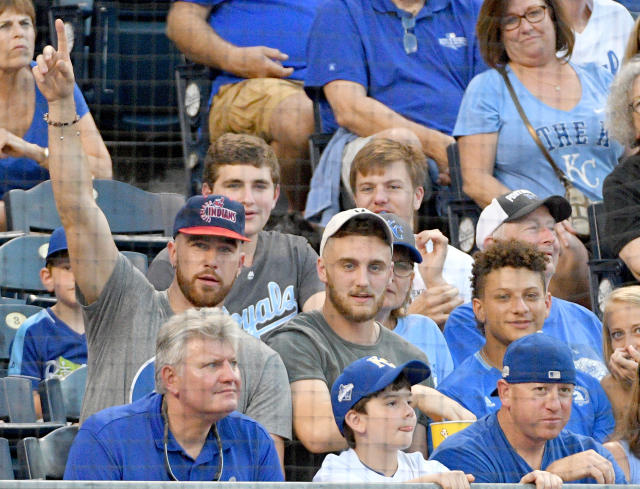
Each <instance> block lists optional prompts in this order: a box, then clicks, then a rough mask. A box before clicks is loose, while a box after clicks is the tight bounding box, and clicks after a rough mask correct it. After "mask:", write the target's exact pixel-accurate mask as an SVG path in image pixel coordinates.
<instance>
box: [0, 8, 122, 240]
mask: <svg viewBox="0 0 640 489" xmlns="http://www.w3.org/2000/svg"><path fill="white" fill-rule="evenodd" d="M34 25H35V10H34V7H33V4H32V3H31V0H0V199H1V198H2V195H3V194H4V193H5V192H7V191H9V190H11V189H12V188H22V189H28V188H31V187H33V186H34V185H35V184H37V183H38V182H41V181H43V180H46V179H48V178H49V172H48V156H49V151H48V134H47V127H48V126H47V125H48V124H52V123H56V122H61V121H49V122H46V121H45V119H44V116H45V115H46V113H47V110H48V105H47V101H46V100H45V98H44V96H43V95H42V93H40V90H38V88H37V87H36V84H35V82H34V79H33V75H32V74H31V66H33V63H32V59H33V53H34V43H35V35H36V33H35V28H34ZM74 98H75V101H76V109H77V116H78V121H77V122H75V121H74V122H73V124H77V130H78V131H80V138H81V140H82V146H83V149H84V151H85V154H86V156H87V158H88V160H89V164H90V165H91V170H92V173H93V176H94V177H96V178H111V173H112V172H111V157H110V156H109V153H108V151H107V148H106V146H105V145H104V142H103V141H102V138H101V137H100V133H99V132H98V129H97V128H96V125H95V123H94V121H93V118H92V117H91V114H90V113H89V108H88V107H87V104H86V102H85V101H84V98H83V97H82V93H80V89H79V88H78V87H77V86H76V87H75V90H74ZM62 122H65V121H62ZM5 227H6V223H5V212H4V205H3V203H2V201H1V200H0V231H1V230H3V229H5Z"/></svg>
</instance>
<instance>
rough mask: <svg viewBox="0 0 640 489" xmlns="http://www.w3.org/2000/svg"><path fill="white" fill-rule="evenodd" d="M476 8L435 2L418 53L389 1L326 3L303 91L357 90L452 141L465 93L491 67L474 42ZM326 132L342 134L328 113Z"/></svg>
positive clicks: (463, 0)
mask: <svg viewBox="0 0 640 489" xmlns="http://www.w3.org/2000/svg"><path fill="white" fill-rule="evenodd" d="M478 7H479V4H478V2H474V1H470V0H455V1H453V0H430V1H428V2H426V5H425V6H424V7H423V8H422V9H421V10H420V12H418V15H417V16H416V18H415V28H413V29H410V30H409V31H410V32H413V33H415V35H416V38H417V40H418V49H417V51H416V52H414V53H411V54H407V53H406V52H405V49H404V45H403V38H404V35H405V34H404V33H405V30H404V28H403V26H402V17H410V14H409V13H408V12H405V11H403V10H401V9H399V8H398V7H396V6H395V5H394V4H393V2H392V1H391V0H327V1H325V2H323V3H322V4H320V5H319V7H318V14H317V16H316V18H315V20H314V23H313V26H312V27H311V34H310V35H309V44H308V48H307V58H308V68H307V73H306V78H305V86H309V87H322V86H324V85H326V84H327V83H329V82H331V81H334V80H347V81H352V82H356V83H359V84H360V85H362V86H364V87H365V88H366V89H367V95H368V96H369V97H372V98H374V99H376V100H377V101H379V102H381V103H383V104H384V105H386V106H387V107H389V108H390V109H392V110H394V111H395V112H397V113H399V114H401V115H402V116H404V117H407V118H408V119H411V120H413V121H415V122H417V123H419V124H422V125H425V126H427V127H429V128H432V129H436V130H438V131H442V132H445V133H447V134H451V131H452V129H453V125H454V123H455V119H456V116H457V114H458V107H459V105H460V101H461V100H462V95H463V93H464V90H465V88H466V87H467V85H468V84H469V82H470V81H471V80H472V78H473V77H474V76H475V75H476V74H478V73H480V72H481V71H483V70H485V69H486V68H487V67H486V65H485V64H484V62H483V61H482V59H481V57H480V54H479V51H478V46H477V39H476V36H475V25H476V19H477V16H478ZM322 122H323V129H324V130H325V131H327V132H331V131H333V130H335V129H336V124H335V121H334V120H333V117H332V115H331V114H330V111H329V110H328V106H325V107H323V110H322Z"/></svg>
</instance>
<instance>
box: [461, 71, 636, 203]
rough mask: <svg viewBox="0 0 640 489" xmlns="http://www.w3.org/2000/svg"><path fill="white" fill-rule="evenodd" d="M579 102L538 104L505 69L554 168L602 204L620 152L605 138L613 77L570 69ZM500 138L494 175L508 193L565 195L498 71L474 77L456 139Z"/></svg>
mask: <svg viewBox="0 0 640 489" xmlns="http://www.w3.org/2000/svg"><path fill="white" fill-rule="evenodd" d="M571 66H572V67H573V69H574V70H575V72H576V73H577V75H578V78H579V79H580V84H581V86H582V97H581V99H580V101H579V102H578V104H577V105H576V106H575V107H574V108H573V109H571V110H568V111H564V110H559V109H555V108H553V107H550V106H548V105H546V104H544V103H542V102H540V100H538V99H537V98H536V97H535V96H533V95H532V94H531V92H529V90H528V89H527V88H526V87H525V86H524V85H523V84H522V83H521V82H520V80H519V79H518V77H517V76H515V75H514V74H513V71H512V70H511V68H509V67H508V66H507V73H508V75H509V80H510V81H511V84H512V85H513V88H514V90H515V92H516V94H517V96H518V100H519V101H520V104H521V105H522V108H523V109H524V112H525V114H526V115H527V117H528V119H529V121H530V122H531V125H532V126H533V128H534V129H535V130H536V132H537V134H538V137H539V138H540V140H541V141H542V143H543V144H544V145H545V147H546V148H547V150H548V151H549V153H550V154H551V157H552V158H553V159H554V161H555V163H556V164H557V165H558V167H559V168H560V169H561V170H562V171H563V172H564V174H565V175H566V176H567V177H568V178H569V179H570V180H571V182H572V183H573V185H574V186H575V187H577V188H578V189H580V190H581V191H582V192H583V193H584V194H585V195H586V196H587V197H589V198H590V199H592V200H602V184H603V182H604V178H605V177H606V176H607V175H608V174H609V173H610V172H611V170H613V168H614V167H615V166H616V165H617V164H618V158H619V157H620V156H621V155H622V153H623V151H624V148H623V147H622V146H621V145H620V144H618V143H617V142H616V141H614V140H612V139H609V134H608V132H607V130H606V129H605V127H604V111H605V105H606V101H607V94H608V93H609V85H610V84H611V80H612V79H613V76H612V75H611V73H609V72H608V71H606V70H605V69H603V68H601V67H599V66H596V65H595V64H585V65H573V64H572V65H571ZM494 132H497V133H498V145H497V148H496V158H495V166H494V169H493V175H494V176H495V177H496V178H497V179H498V180H499V181H500V182H502V183H503V184H504V185H505V186H506V187H507V188H510V189H512V190H516V189H520V188H523V189H527V190H530V191H531V192H533V193H535V194H536V195H538V196H540V197H548V196H550V195H564V193H565V189H564V187H563V185H562V183H561V182H560V180H559V179H558V177H556V175H555V173H554V171H553V169H552V167H551V165H550V164H549V162H548V161H547V160H546V158H545V157H544V155H543V154H542V152H541V151H540V148H538V146H537V145H536V143H535V142H534V140H533V139H532V138H531V135H530V134H529V131H528V130H527V128H526V126H525V125H524V122H522V119H521V117H520V115H519V114H518V111H517V110H516V107H515V105H514V103H513V100H512V99H511V96H510V95H509V91H508V89H507V87H506V85H505V84H504V80H503V79H502V76H501V75H500V73H498V71H496V70H488V71H485V72H484V73H481V74H480V75H478V76H477V77H475V78H474V79H473V80H472V81H471V83H470V84H469V87H468V88H467V90H466V92H465V94H464V98H463V99H462V104H461V105H460V112H459V114H458V119H457V121H456V125H455V128H454V130H453V135H454V136H468V135H472V134H480V133H494Z"/></svg>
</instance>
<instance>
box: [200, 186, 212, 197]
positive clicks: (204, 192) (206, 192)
mask: <svg viewBox="0 0 640 489" xmlns="http://www.w3.org/2000/svg"><path fill="white" fill-rule="evenodd" d="M212 193H213V189H212V188H211V187H210V186H209V184H208V183H207V182H203V183H202V196H203V197H208V196H209V195H211V194H212Z"/></svg>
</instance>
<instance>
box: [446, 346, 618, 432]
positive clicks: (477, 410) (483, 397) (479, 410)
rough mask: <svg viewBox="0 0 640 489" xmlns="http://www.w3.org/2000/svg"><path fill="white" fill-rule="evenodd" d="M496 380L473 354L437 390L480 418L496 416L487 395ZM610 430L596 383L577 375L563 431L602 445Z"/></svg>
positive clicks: (495, 401)
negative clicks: (568, 416)
mask: <svg viewBox="0 0 640 489" xmlns="http://www.w3.org/2000/svg"><path fill="white" fill-rule="evenodd" d="M500 378H502V375H501V372H500V370H498V369H497V368H494V367H492V366H490V365H489V364H487V362H485V361H484V360H483V359H482V357H481V356H480V352H476V353H475V354H474V355H471V356H470V357H468V358H467V359H466V360H465V361H464V362H462V363H461V364H460V365H459V366H458V367H457V368H456V369H455V370H454V371H453V373H452V374H451V375H450V376H449V377H447V378H446V379H445V380H444V381H443V382H441V383H440V385H439V386H438V390H439V391H440V392H442V393H443V394H444V395H445V396H448V397H450V398H452V399H454V400H455V401H458V402H459V403H460V404H462V405H463V406H464V407H465V408H467V409H468V410H469V411H471V412H472V413H473V414H475V415H476V417H477V418H481V417H483V416H486V415H487V414H490V413H493V412H496V411H497V410H498V409H500V406H501V405H502V403H501V402H500V398H499V397H498V396H497V395H496V396H492V395H491V394H492V393H493V392H494V391H495V389H496V385H497V383H498V380H499V379H500ZM614 427H615V422H614V420H613V413H612V411H611V404H610V403H609V398H607V394H606V393H605V392H604V389H603V388H602V387H601V386H600V382H598V380H596V379H595V378H594V377H592V376H591V375H588V374H585V373H584V372H577V375H576V386H575V389H574V391H573V405H572V407H571V418H570V419H569V422H568V423H567V426H566V428H567V429H568V430H569V431H572V432H574V433H578V434H580V435H585V436H591V437H593V438H595V439H596V440H597V441H599V442H601V443H602V442H604V441H605V440H606V439H607V438H608V436H609V435H610V434H611V433H613V429H614Z"/></svg>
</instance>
